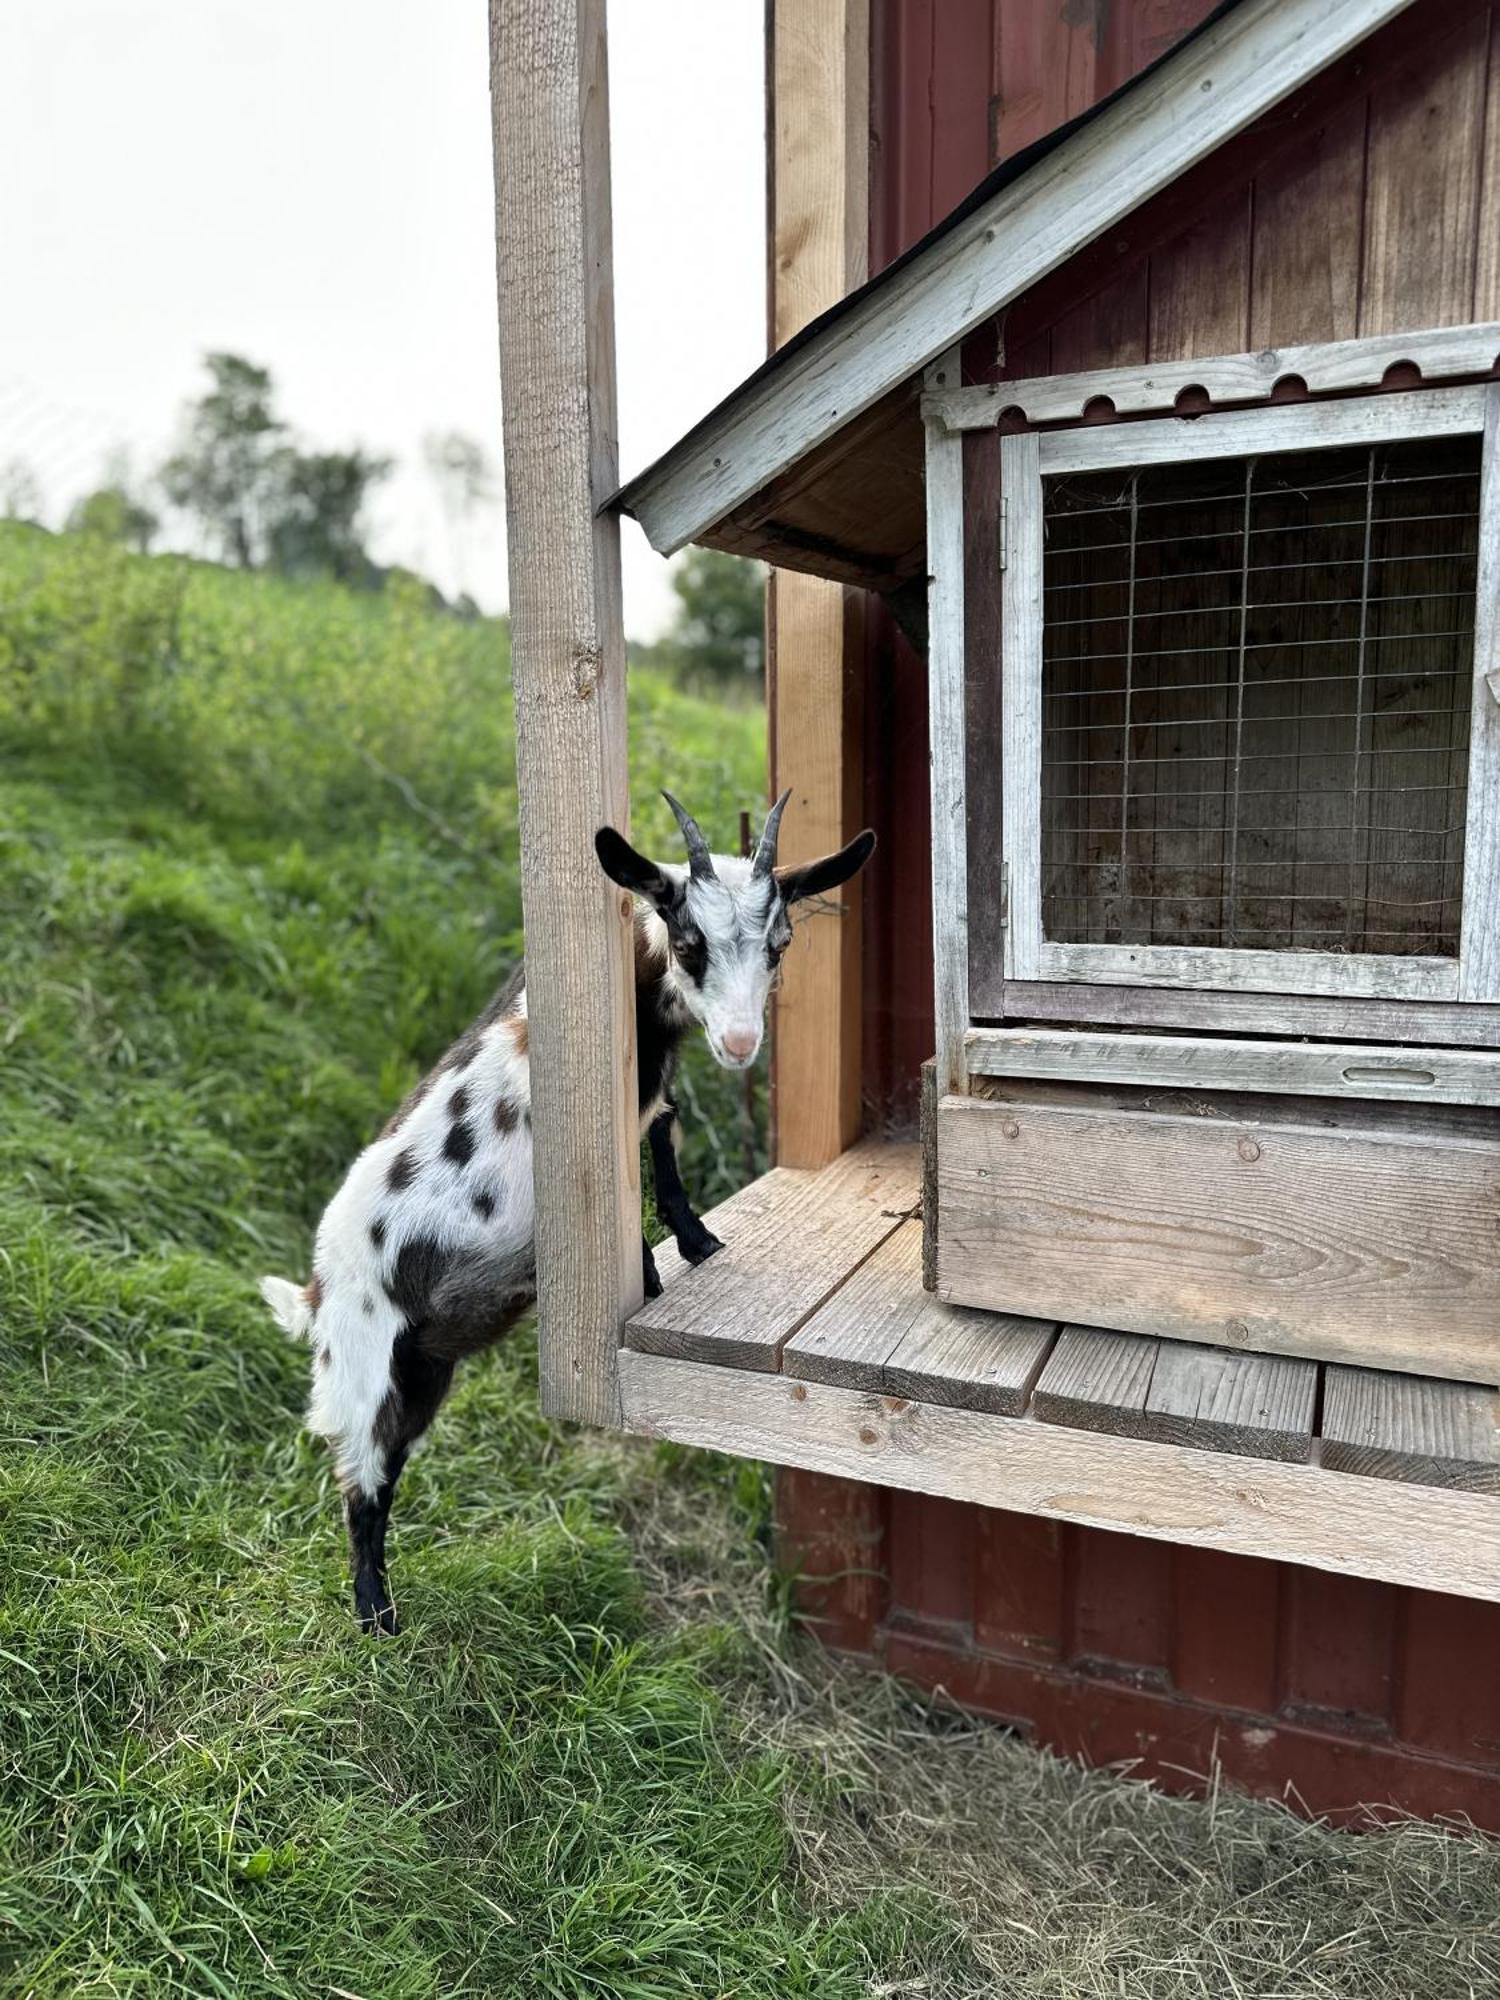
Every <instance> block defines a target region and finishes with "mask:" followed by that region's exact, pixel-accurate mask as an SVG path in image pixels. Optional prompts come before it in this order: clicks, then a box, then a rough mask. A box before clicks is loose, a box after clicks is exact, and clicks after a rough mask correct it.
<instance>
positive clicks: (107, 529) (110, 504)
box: [68, 481, 161, 555]
mask: <svg viewBox="0 0 1500 2000" xmlns="http://www.w3.org/2000/svg"><path fill="white" fill-rule="evenodd" d="M160 525H161V524H160V522H159V521H158V520H157V518H156V516H155V514H153V513H152V511H151V509H150V508H149V507H148V506H147V505H146V503H145V501H144V500H141V499H138V498H137V497H136V496H135V495H134V494H133V493H131V492H130V490H129V489H128V488H127V487H126V485H125V484H124V482H123V481H120V482H119V483H111V484H109V485H106V486H100V487H97V488H96V489H95V491H94V492H92V493H86V494H85V495H84V496H83V498H82V499H81V500H80V501H78V502H77V504H76V505H75V506H74V508H73V510H72V512H71V513H70V514H69V515H68V528H69V531H70V533H72V534H75V535H97V536H98V537H99V538H100V540H102V541H106V542H119V543H121V544H122V545H123V546H124V547H126V548H130V549H135V550H136V551H137V553H138V554H140V555H145V554H146V552H147V551H148V550H149V548H150V547H151V544H152V542H153V541H154V540H155V539H156V531H157V529H158V527H159V526H160Z"/></svg>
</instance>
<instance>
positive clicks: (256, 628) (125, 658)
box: [0, 526, 1500, 2000]
mask: <svg viewBox="0 0 1500 2000" xmlns="http://www.w3.org/2000/svg"><path fill="white" fill-rule="evenodd" d="M632 728H633V760H634V777H635V797H636V800H637V801H638V807H639V810H638V818H637V825H638V829H639V830H640V831H641V834H642V837H643V839H645V840H647V841H648V842H655V843H657V844H660V845H661V846H662V847H663V848H664V849H665V850H666V851H671V845H670V839H669V835H670V827H671V823H670V820H669V818H668V816H667V814H666V811H665V808H662V807H660V806H659V805H653V804H652V803H651V793H652V791H653V790H654V788H655V787H656V786H657V785H658V784H661V783H670V784H671V785H672V787H673V789H674V790H677V791H679V792H680V793H681V794H682V796H683V797H684V798H685V799H686V800H687V802H688V803H689V804H690V805H691V806H692V807H693V809H694V810H695V811H696V812H697V813H698V814H699V816H700V817H701V818H702V819H703V820H704V822H705V824H706V825H707V826H708V827H709V828H710V829H711V830H712V831H714V832H715V833H716V834H717V835H718V837H719V838H720V839H723V838H725V837H726V836H727V835H729V834H730V833H731V832H732V829H733V825H734V819H735V815H736V813H737V811H738V809H739V808H740V807H741V806H742V805H744V806H749V805H753V804H755V803H757V802H758V801H759V800H760V799H761V797H762V795H763V756H764V748H763V739H762V728H761V719H760V717H759V715H758V713H755V712H752V711H745V710H739V709H727V710H726V709H725V708H723V707H719V706H711V705H709V704H707V703H705V702H700V701H695V700H692V699H689V698H687V697H686V696H684V695H683V694H682V693H681V692H679V691H678V690H677V689H676V688H675V687H674V686H673V685H672V684H671V683H670V682H669V681H667V680H665V679H663V678H660V677H657V676H653V675H652V674H650V673H643V674H641V675H638V676H637V677H636V678H635V682H634V687H633V693H632ZM0 800H3V807H0V1073H3V1079H4V1082H3V1115H0V1994H3V1995H4V1996H6V2000H9V1997H10V1996H11V1995H16V1996H19V1995H23V1994H24V1995H36V1996H74V1995H79V1994H86V1995H95V1994H99V1995H115V1994H128V1995H139V1996H156V1995H178V1994H184V1995H185V1994H192V1995H205V1994H209V1995H226V1996H228V1995H234V1996H261V1995H267V1996H269V1995H281V1996H298V1997H299V2000H301V1996H307V1995H322V1994H330V1995H345V1996H348V1995H357V1996H363V2000H401V1996H417V1995H422V1996H427V1995H432V1996H437V1995H443V1996H450V1995H503V1996H510V1995H519V1996H530V1995H540V1996H551V1995H569V1996H572V1995H580V1996H581V1995H591V1996H614V1995H622V1996H657V1995H663V1996H665V1995H683V1996H688V1995H705V1996H713V1995H720V1994H722V1995H731V1994H732V1995H736V1996H759V1995H765V1996H796V1995H803V1994H807V1995H812V1994H816V1995H820V1996H821V1995H829V1996H842V1995H851V1996H852V1995H856V1994H866V1993H869V1994H877V1993H878V1994H886V1995H895V1994H911V1995H921V1996H923V2000H932V1996H934V1995H940V1994H950V1993H952V1994H957V1993H1000V1994H1005V1995H1016V1996H1032V1995H1036V1996H1039V2000H1040V1996H1050V2000H1076V1996H1080V1995H1090V1996H1092V1995H1099V1996H1101V1997H1102V1996H1112V2000H1120V1996H1135V1995H1137V1994H1149V1995H1150V1996H1152V2000H1157V1996H1166V1995H1173V1996H1175V1995H1183V1996H1188V1995H1202V1996H1215V2000H1217V1996H1223V1995H1235V1994H1245V1995H1249V1994H1257V1995H1261V1994H1264V1995H1272V1994H1275V1995H1294V1996H1308V1997H1309V2000H1315V1996H1319V1995H1324V1994H1330V1993H1340V1994H1342V1993H1349V1994H1356V1993H1357V1994H1361V1995H1382V1996H1383V1995H1387V1994H1389V1995H1391V1996H1392V2000H1396V1996H1399V2000H1428V1996H1431V2000H1438V1996H1443V2000H1446V1996H1448V1995H1461V1994H1465V1993H1476V1994H1477V1993H1479V1992H1482V1991H1491V1990H1494V1989H1493V1986H1492V1985H1490V1984H1487V1983H1486V1982H1487V1981H1488V1980H1489V1979H1490V1978H1491V1977H1492V1976H1493V1977H1500V1942H1497V1937H1500V1933H1497V1918H1496V1914H1495V1913H1496V1911H1497V1909H1500V1868H1497V1865H1496V1859H1495V1850H1494V1849H1492V1848H1490V1847H1488V1846H1486V1845H1485V1844H1483V1843H1481V1842H1479V1841H1478V1840H1476V1839H1473V1838H1467V1839H1458V1838H1446V1837H1441V1836H1437V1835H1434V1834H1432V1833H1430V1832H1428V1831H1425V1830H1423V1829H1410V1830H1407V1831H1406V1832H1403V1833H1398V1834H1396V1835H1392V1836H1389V1837H1382V1838H1380V1839H1369V1840H1365V1841H1350V1840H1339V1839H1335V1838H1334V1837H1332V1836H1330V1835H1327V1834H1325V1833H1323V1832H1321V1831H1319V1830H1317V1829H1311V1828H1307V1827H1305V1826H1302V1825H1300V1824H1299V1823H1298V1822H1296V1821H1294V1820H1292V1819H1291V1818H1290V1817H1289V1816H1287V1815H1284V1814H1281V1813H1279V1812H1276V1811H1274V1810H1272V1809H1268V1808H1261V1807H1253V1806H1249V1805H1246V1804H1244V1803H1243V1802H1239V1801H1234V1800H1230V1799H1227V1798H1220V1799H1218V1800H1216V1801H1215V1802H1214V1803H1213V1805H1211V1806H1207V1807H1203V1806H1196V1805H1186V1804H1173V1803H1168V1802H1165V1801H1162V1800H1161V1799H1159V1798H1157V1797H1155V1796H1154V1795H1153V1794H1152V1793H1151V1792H1149V1791H1148V1790H1147V1789H1146V1788H1144V1787H1132V1786H1127V1785H1122V1784H1120V1783H1119V1782H1117V1781H1115V1780H1113V1779H1110V1778H1107V1777H1102V1776H1098V1775H1089V1774H1086V1773H1081V1772H1077V1771H1074V1770H1072V1769H1070V1768H1069V1767H1067V1766H1064V1765H1060V1764H1058V1763H1056V1762H1054V1761H1053V1760H1051V1759H1048V1758H1046V1757H1043V1756H1039V1755H1038V1754H1036V1753H1035V1752H1033V1751H1031V1750H1028V1749H1027V1748H1025V1747H1024V1746H1023V1745H1020V1744H1018V1743H1016V1742H1014V1741H1012V1740H1010V1739H1007V1738H1005V1737H1004V1736H1002V1735H1001V1734H1000V1733H999V1732H997V1731H992V1730H984V1729H977V1730H975V1729H968V1728H959V1727H956V1726H954V1725H953V1724H952V1723H951V1721H948V1720H945V1719H944V1718H943V1717H942V1716H941V1715H940V1714H937V1713H934V1712H929V1711H928V1710H927V1709H925V1708H923V1707H920V1706H918V1705H916V1704H913V1703H911V1702H908V1701H907V1700H905V1699H904V1698H903V1697H901V1696H900V1695H899V1694H898V1693H897V1692H896V1691H894V1690H891V1689H889V1688H887V1687H884V1686H883V1685H882V1684H880V1683H879V1682H875V1681H862V1680H858V1679H854V1678H850V1677H845V1676H842V1675H840V1674H839V1673H838V1672H837V1670H835V1669H832V1668H829V1667H826V1666H825V1665H823V1664H821V1663H819V1662H818V1661H816V1660H815V1659H814V1658H812V1657H810V1656H809V1655H808V1654H807V1653H806V1652H802V1651H798V1650H797V1649H796V1648H795V1647H794V1646H793V1645H792V1643H791V1642H790V1640H789V1639H788V1636H787V1634H786V1632H785V1630H784V1625H783V1620H782V1616H781V1609H780V1607H781V1604H782V1596H781V1592H780V1588H779V1586H778V1585H777V1584H776V1582H775V1580H774V1579H773V1577H772V1575H771V1573H770V1570H769V1567H768V1563H767V1558H766V1554H765V1543H766V1530H767V1499H766V1486H765V1482H764V1480H763V1478H762V1476H761V1474H760V1473H759V1472H758V1471H757V1470H756V1469H755V1468H750V1467H733V1466H722V1465H717V1464H715V1463H714V1462H713V1461H710V1460H707V1459H704V1458H702V1457H701V1456H696V1455H691V1454H680V1453H675V1452H673V1451H670V1450H667V1449H665V1448H663V1449H659V1450H655V1451H652V1450H648V1449H646V1448H644V1447H632V1446H627V1445H623V1444H619V1443H615V1442H611V1441H609V1440H605V1439H598V1438H590V1437H587V1436H582V1435H578V1434H571V1433H564V1432H563V1431H561V1430H559V1429H558V1428H556V1427H554V1426H551V1425H549V1424H547V1423H545V1422H544V1421H543V1420H542V1419H541V1418H540V1416H539V1415H538V1412H537V1407H536V1398H535V1388H534V1365H533V1355H532V1352H531V1344H530V1342H529V1340H527V1339H525V1338H521V1339H518V1340H517V1341H515V1342H514V1343H512V1344H511V1345H509V1346H507V1347H505V1348H503V1349H501V1350H499V1351H497V1352H496V1353H495V1354H494V1355H492V1356H490V1357H488V1358H487V1359H486V1360H485V1361H483V1362H482V1363H479V1364H477V1365H475V1366H472V1367H471V1368H470V1369H469V1370H468V1371H467V1372H466V1375H465V1376H464V1378H463V1381H462V1385H461V1387H460V1389H459V1391H458V1392H457V1393H456V1394H455V1396H454V1398H453V1399H452V1401H451V1403H450V1404H449V1406H448V1408H447V1409H446V1410H445V1411H444V1413H443V1415H442V1416H441V1418H440V1419H439V1421H438V1423H437V1425H436V1427H435V1430H434V1433H433V1438H432V1442H431V1448H430V1449H429V1450H428V1451H427V1452H425V1453H424V1454H423V1455H421V1456H420V1457H419V1458H418V1460H417V1461H416V1462H415V1463H414V1465H413V1467H412V1469H411V1471H410V1472H409V1473H408V1474H407V1477H406V1481H405V1483H404V1485H403V1489H402V1494H401V1498H400V1501H399V1503H398V1508H397V1519H396V1523H395V1527H394V1535H393V1555H394V1565H395V1577H396V1583H397V1589H398V1591H399V1593H400V1597H401V1606H402V1614H403V1621H404V1629H403V1636H402V1638H401V1639H400V1640H398V1641H396V1642H394V1643H391V1644H386V1645H371V1644H369V1643H365V1642H362V1641H361V1640H360V1639H359V1638H358V1636H357V1634H356V1632H355V1630H354V1627H353V1624H352V1621H351V1618H350V1615H349V1611H348V1607H347V1594H346V1580H345V1569H344V1550H343V1547H342V1536H341V1533H340V1530H339V1526H338V1520H337V1505H336V1496H335V1495H334V1493H333V1491H332V1489H331V1484H330V1479H329V1470H328V1464H327V1459H326V1455H325V1453H324V1452H323V1450H322V1448H321V1447H319V1446H317V1445H315V1444H313V1443H312V1442H311V1441H309V1440H308V1439H307V1438H305V1437H303V1436H301V1435H300V1434H299V1428H298V1424H299V1414H300V1406H301V1401H302V1396H303V1389H304V1380H305V1355H304V1354H303V1353H301V1352H299V1351H297V1350H294V1349H293V1348H292V1347H291V1346H290V1345H289V1344H288V1343H287V1342H285V1341H284V1340H283V1339H282V1338H281V1336H280V1335H279V1334H278V1333H277V1332H276V1331H275V1329H274V1327H273V1326H272V1324H271V1322H270V1320H269V1317H268V1316H267V1314H266V1313H265V1311H264V1310H263V1308H262V1307H261V1305H260V1303H259V1300H258V1298H257V1296H256V1292H255V1280H256V1277H257V1275H258V1274H259V1273H261V1272H263V1271H279V1272H287V1273H293V1274H301V1273H303V1272H305V1270H306V1268H307V1251H308V1244H309V1238H310V1232H311V1229H312V1227H313V1225H314V1223H315V1221H316V1218H317V1215H318V1213H319V1211H320V1208H321V1206H322V1204H323V1202H324V1201H325V1199H326V1198H327V1196H328V1194H329V1193H330V1191H331V1190H332V1188H333V1186H334V1185H335V1183H336V1181H337V1179H338V1177H339V1175H340V1174H341V1172H342V1170H343V1168H344V1166H345V1165H346V1164H347V1162H348V1160H349V1158H350V1157H351V1155H352V1154H353V1152H354V1151H355V1150H356V1149H357V1148H358V1147H359V1146H360V1145H361V1144H362V1143H363V1141H364V1140H365V1139H366V1138H367V1137H368V1136H369V1135H370V1134H371V1133H372V1131H374V1130H375V1129H377V1128H378V1126H379V1124H380V1123H381V1121H382V1120H383V1118H384V1116H385V1115H386V1113H387V1111H388V1110H389V1108H390V1107H391V1105H392V1104H393V1103H394V1102H395V1100H396V1099H397V1098H398V1097H399V1096H400V1094H401V1093H402V1091H403V1090H404V1089H405V1088H406V1087H407V1086H408V1085H409V1083H410V1082H411V1081H412V1080H413V1078H414V1077H415V1076H416V1075H417V1074H418V1073H419V1071H420V1069H421V1068H422V1067H423V1066H424V1065H425V1064H426V1063H427V1062H428V1061H429V1060H430V1059H431V1058H432V1057H433V1056H434V1055H435V1054H436V1053H437V1052H438V1051H439V1050H440V1049H441V1048H442V1047H443V1046H444V1044H445V1042H446V1041H447V1040H448V1039H449V1038H450V1037H451V1036H452V1035H453V1034H454V1033H455V1032H456V1031H457V1030H458V1029H459V1028H460V1027H461V1026H462V1025H463V1024H464V1022H465V1021H466V1019H467V1018H468V1017H469V1016H470V1014H471V1013H472V1012H473V1011H474V1010H475V1009H476V1008H477V1007H478V1006H479V1005H480V1004H482V1002H483V1001H484V999H485V998H486V997H487V995H488V993H489V991H490V989H491V987H492V986H493V985H494V983H495V982H496V981H497V980H498V979H499V977H500V976H501V975H502V974H503V973H504V971H505V970H506V969H507V967H508V966H509V965H510V964H511V963H512V962H513V961H514V959H515V957H516V955H517V953H518V951H519V948H520V935H519V924H520V911H519V905H518V898H517V888H516V873H515V862H514V857H515V845H516V842H515V797H514V757H513V749H512V742H511V706H510V692H509V680H508V654H507V644H506V633H505V629H504V627H503V625H501V624H497V623H494V622H483V621H478V622H470V623H465V622H462V621H460V620H458V619H455V618H453V617H451V616H448V615H445V614H443V613H440V612H438V611H435V610H434V609H432V608H431V607H430V606H429V605H428V604H427V603H426V601H425V599H424V597H423V594H422V593H421V591H420V590H419V589H418V587H417V586H415V585H406V586H396V587H393V588H392V589H390V590H388V591H387V592H386V593H385V594H383V595H381V596H359V595H354V594H351V593H349V592H347V591H344V590H341V589H339V588H336V587H334V586H331V585H313V584H308V585H292V584H284V583H277V582H274V581H270V580H267V579H264V578H256V577H248V576H241V575H233V574H230V573H227V572H225V571H221V570H218V569H215V568H212V567H207V566H203V565H195V564H189V563H187V562H184V561H181V560H176V559H170V558H158V559H152V560H146V559H142V558H136V557H129V556H126V555H123V554H120V553H119V552H117V551H115V550H113V549H111V548H109V547H108V546H105V545H103V544H100V543H97V542H92V541H88V540H84V539H79V538H69V537H57V538H54V537H51V536H48V535H45V534H43V533H41V532H40V531H36V530H30V529H26V528H23V527H19V526H0ZM689 1081H690V1085H691V1089H692V1092H693V1098H692V1107H693V1109H694V1110H695V1111H696V1113H697V1116H696V1117H693V1116H691V1115H690V1119H689V1123H690V1126H691V1127H692V1130H693V1137H692V1141H691V1146H690V1180H691V1181H692V1182H693V1183H694V1184H696V1186H697V1188H698V1190H699V1191H700V1192H701V1193H702V1194H703V1195H704V1197H705V1198H706V1199H712V1198H714V1197H715V1196H716V1195H718V1194H722V1193H723V1192H725V1191H726V1190H727V1188H728V1187H729V1186H730V1185H732V1184H733V1182H734V1179H735V1178H736V1176H737V1175H738V1174H740V1173H741V1172H743V1171H744V1168H745V1164H746V1135H745V1132H744V1130H743V1128H742V1123H741V1118H742V1112H741V1099H740V1095H739V1088H738V1085H737V1084H732V1083H731V1082H730V1080H728V1079H726V1078H724V1077H723V1076H722V1075H721V1074H720V1073H718V1072H715V1071H713V1070H712V1068H711V1066H708V1065H707V1064H705V1063H703V1062H701V1061H700V1062H698V1063H697V1064H695V1067H694V1068H693V1070H692V1072H691V1076H690V1079H689ZM710 1127H712V1130H710ZM715 1134H717V1135H718V1136H714V1135H715ZM751 1151H752V1153H753V1147H752V1148H751Z"/></svg>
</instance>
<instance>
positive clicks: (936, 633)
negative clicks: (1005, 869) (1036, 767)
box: [927, 350, 969, 1090]
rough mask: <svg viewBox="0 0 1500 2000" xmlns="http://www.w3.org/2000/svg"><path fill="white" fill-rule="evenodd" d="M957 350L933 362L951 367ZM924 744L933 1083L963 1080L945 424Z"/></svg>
mask: <svg viewBox="0 0 1500 2000" xmlns="http://www.w3.org/2000/svg"><path fill="white" fill-rule="evenodd" d="M959 366H960V358H959V356H958V353H957V351H956V350H955V352H954V353H953V354H952V355H951V356H950V357H948V359H947V360H946V361H945V362H944V363H943V364H942V365H941V366H940V367H937V368H935V369H934V371H933V374H932V380H933V382H934V383H937V382H938V381H939V380H940V379H941V378H942V376H943V375H944V374H948V375H950V376H951V375H956V374H957V372H958V369H959ZM927 567H928V572H929V582H928V586H927V635H928V644H927V742H928V753H929V762H930V768H931V820H930V837H931V841H932V959H933V980H934V995H933V1004H934V1018H935V1023H936V1037H937V1053H936V1058H935V1060H936V1063H937V1074H938V1087H939V1089H940V1090H956V1089H961V1088H962V1087H963V1081H964V1066H963V1063H964V1048H963V1042H964V1030H965V1028H966V1027H967V1026H968V1023H969V857H968V815H967V812H966V809H965V804H964V799H965V788H966V784H967V771H966V751H965V739H964V459H963V443H962V441H961V440H960V439H958V438H956V437H951V436H949V434H948V433H947V432H946V431H943V430H938V429H932V430H929V432H928V435H927Z"/></svg>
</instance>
